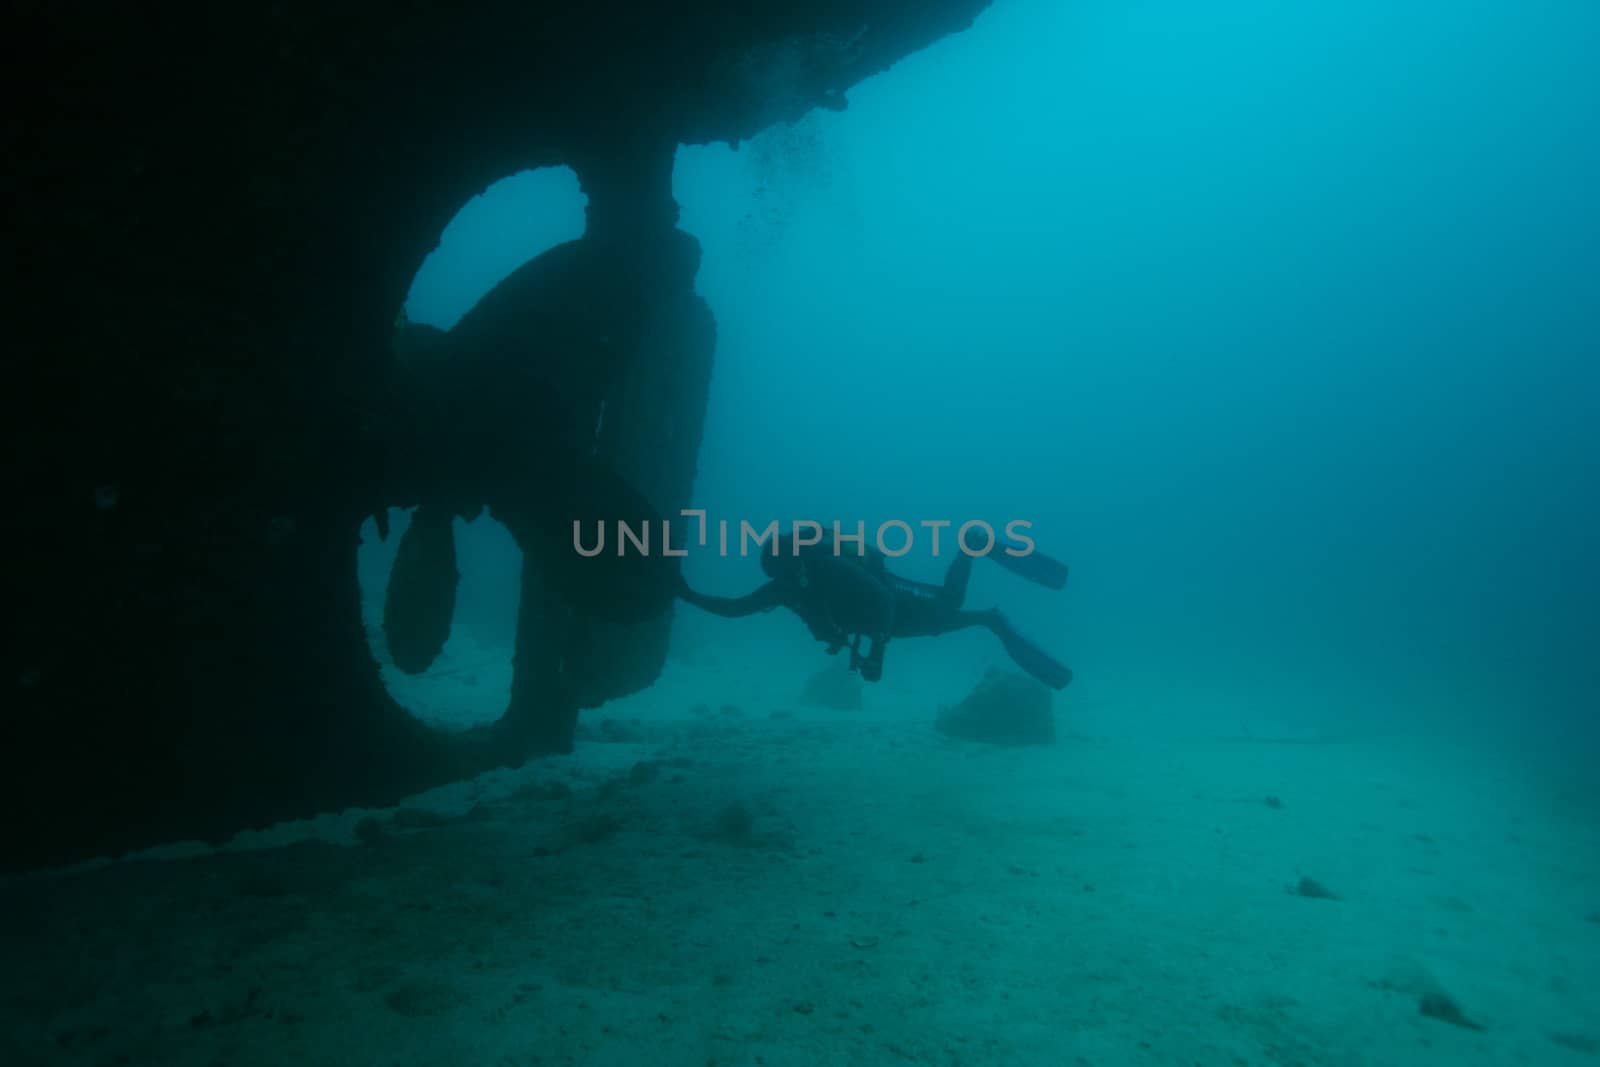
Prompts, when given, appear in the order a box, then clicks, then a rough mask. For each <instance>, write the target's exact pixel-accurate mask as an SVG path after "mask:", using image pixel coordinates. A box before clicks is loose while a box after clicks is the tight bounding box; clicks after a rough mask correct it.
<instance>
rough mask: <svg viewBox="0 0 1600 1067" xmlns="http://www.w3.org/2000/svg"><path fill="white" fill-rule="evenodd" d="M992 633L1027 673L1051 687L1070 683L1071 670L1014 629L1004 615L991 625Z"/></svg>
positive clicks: (1060, 686)
mask: <svg viewBox="0 0 1600 1067" xmlns="http://www.w3.org/2000/svg"><path fill="white" fill-rule="evenodd" d="M992 629H993V630H994V635H995V636H996V637H998V638H999V639H1000V643H1001V644H1003V645H1005V647H1006V653H1007V654H1008V655H1010V657H1011V662H1013V663H1015V664H1016V665H1017V666H1018V667H1020V668H1021V669H1022V670H1023V671H1024V672H1026V673H1027V674H1030V675H1032V676H1033V677H1034V678H1036V679H1038V680H1039V681H1041V682H1043V683H1044V684H1045V685H1047V686H1049V687H1050V688H1051V689H1065V688H1066V687H1067V686H1069V685H1071V684H1072V671H1071V669H1070V668H1068V667H1066V666H1065V665H1063V664H1060V663H1057V662H1056V661H1055V660H1054V659H1052V658H1051V657H1050V654H1049V653H1047V652H1045V651H1044V650H1043V649H1042V648H1040V647H1039V646H1038V645H1036V644H1034V643H1033V642H1032V641H1029V640H1028V639H1027V638H1026V637H1023V636H1022V635H1021V634H1019V633H1018V632H1017V631H1016V628H1015V627H1013V626H1012V625H1011V623H1010V622H1009V621H1007V620H1006V619H1005V618H1004V616H1002V617H1001V618H1000V620H999V624H998V625H996V626H994V627H992Z"/></svg>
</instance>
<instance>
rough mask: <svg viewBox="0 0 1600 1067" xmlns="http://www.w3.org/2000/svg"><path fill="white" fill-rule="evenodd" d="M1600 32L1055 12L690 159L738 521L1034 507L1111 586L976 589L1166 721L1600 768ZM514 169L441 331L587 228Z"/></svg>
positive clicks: (1312, 17)
mask: <svg viewBox="0 0 1600 1067" xmlns="http://www.w3.org/2000/svg"><path fill="white" fill-rule="evenodd" d="M1597 43H1600V14H1597V13H1596V12H1595V11H1594V9H1593V8H1592V7H1591V6H1590V5H1585V4H1578V3H1536V4H1529V5H1524V4H1510V3H1472V4H1458V3H1423V2H1415V3H1405V4H1380V3H1352V4H1341V5H1337V6H1330V5H1283V4H1277V3H1266V2H1262V3H1247V2H1230V3H1223V4H1207V5H1195V4H1179V3H1128V4H1094V3H1091V4H1056V3H1045V2H1038V0H1015V2H1005V3H1000V4H997V5H996V6H995V7H994V8H993V9H992V10H990V11H989V12H987V13H986V14H985V15H983V16H982V17H981V18H980V19H979V21H978V23H977V25H976V26H975V27H974V28H973V29H972V30H970V31H969V32H967V33H964V34H960V35H957V36H955V37H952V38H950V39H947V40H945V41H942V42H940V43H939V44H937V45H936V46H934V47H932V48H930V49H928V50H927V51H925V52H924V53H921V54H919V55H914V56H912V57H910V58H909V59H907V60H905V61H903V62H902V63H900V64H899V65H897V66H896V67H895V68H894V69H893V70H892V71H890V72H888V73H886V74H884V75H882V76H879V77H877V78H875V79H872V80H871V81H869V82H867V83H866V84H864V85H862V86H860V87H859V88H858V89H856V90H855V91H854V92H853V93H852V94H851V97H850V106H849V108H848V110H846V111H844V112H840V113H833V112H816V113H813V114H811V115H809V116H808V117H807V118H805V119H804V120H802V121H801V122H800V123H798V124H796V125H795V126H792V127H780V128H777V129H775V130H772V131H769V132H768V133H766V134H763V135H762V136H761V137H760V138H758V139H757V140H756V141H755V142H754V143H751V144H746V145H742V146H739V147H737V148H732V147H729V146H727V145H713V146H690V147H685V148H682V149H680V152H679V162H678V168H677V176H676V182H675V185H676V194H677V197H678V199H679V201H680V202H681V204H682V211H683V215H682V223H681V225H682V226H683V228H685V229H686V230H688V231H689V232H691V233H693V234H694V235H695V236H696V237H698V238H699V239H700V241H701V243H702V245H703V247H704V252H705V256H704V262H703V266H702V269H701V273H700V280H699V286H698V288H699V291H700V292H701V293H702V294H703V295H704V296H705V297H706V299H707V300H708V301H709V302H710V304H711V306H712V308H713V310H714V312H715V314H716V316H717V320H718V329H719V340H718V354H717V364H716V372H715V379H714V382H713V392H712V397H711V404H710V412H709V415H708V422H707V430H706V437H705V443H704V447H703V449H702V462H701V474H700V478H699V481H698V483H697V487H696V504H697V506H699V507H703V508H705V509H706V510H707V512H708V513H709V515H710V516H711V517H712V518H713V519H715V518H717V517H719V516H720V517H722V518H725V519H727V520H729V521H730V522H731V523H733V524H734V529H735V530H736V529H737V523H738V522H739V521H740V520H748V521H750V522H752V523H753V524H755V525H757V526H758V527H759V526H762V525H764V524H765V523H766V522H768V521H770V520H772V519H779V520H781V521H784V522H786V523H787V522H788V521H790V520H794V519H800V518H808V519H814V520H816V521H819V522H821V523H822V524H823V525H824V526H829V525H831V523H832V522H833V521H836V520H837V521H839V522H840V523H841V524H842V525H843V527H844V528H845V529H846V530H847V531H848V530H853V529H854V528H855V523H856V522H858V521H861V522H865V523H866V528H867V530H868V533H869V539H870V537H871V533H872V531H873V530H875V529H876V527H877V525H878V524H879V523H881V522H883V521H885V520H888V519H900V520H903V521H906V522H909V523H911V524H912V525H913V526H916V524H918V523H919V522H922V521H924V520H928V521H934V520H950V521H952V522H953V523H955V524H960V523H961V522H963V521H966V520H969V519H983V520H986V521H990V522H992V523H994V524H995V525H998V524H999V523H1000V522H1003V521H1009V520H1012V519H1021V520H1026V521H1029V522H1031V523H1032V524H1033V531H1032V533H1033V536H1034V537H1035V539H1036V541H1037V542H1039V546H1040V549H1041V550H1042V551H1046V552H1049V553H1052V554H1054V555H1058V556H1060V557H1062V558H1064V559H1066V560H1067V561H1069V562H1070V564H1071V566H1072V569H1073V579H1072V584H1071V588H1070V591H1069V592H1068V593H1067V594H1066V595H1064V596H1063V595H1054V594H1049V593H1042V592H1040V591H1037V590H1035V589H1033V588H1031V587H1028V586H1021V587H1020V588H1019V585H1020V583H1017V582H1016V581H1015V580H1014V579H1010V578H1009V577H1007V576H1005V575H1004V574H1003V573H1001V572H1000V571H998V570H997V569H990V568H987V567H980V568H979V571H978V574H977V576H976V577H975V581H974V587H973V593H972V598H971V599H973V600H974V601H975V602H976V601H980V600H986V601H998V600H1001V599H1004V600H1005V601H1006V602H1007V604H1008V606H1009V610H1010V611H1011V613H1012V614H1013V615H1014V616H1015V617H1016V619H1017V620H1018V621H1019V622H1020V623H1022V624H1024V625H1025V626H1026V627H1027V628H1028V629H1029V630H1031V631H1033V632H1034V633H1035V634H1036V635H1037V636H1038V637H1039V638H1040V639H1041V640H1043V639H1044V638H1046V637H1048V638H1049V640H1048V641H1047V642H1046V643H1049V644H1051V645H1053V646H1055V647H1056V648H1058V649H1059V650H1060V652H1061V654H1069V655H1070V660H1071V662H1072V664H1073V666H1074V668H1075V670H1076V672H1077V686H1078V688H1077V689H1076V690H1075V691H1074V692H1075V693H1085V692H1092V693H1096V694H1099V693H1103V692H1114V693H1119V694H1121V695H1122V697H1124V698H1126V697H1129V696H1130V695H1131V694H1132V693H1133V692H1134V691H1137V692H1138V694H1139V702H1140V703H1141V704H1142V705H1143V706H1156V705H1159V708H1160V710H1159V712H1158V713H1157V718H1158V719H1159V720H1161V721H1158V722H1155V723H1151V724H1149V725H1152V726H1154V727H1156V728H1160V727H1162V726H1163V724H1165V725H1173V726H1178V725H1183V722H1182V720H1186V719H1195V718H1197V717H1198V718H1203V719H1205V720H1206V721H1207V725H1208V726H1210V727H1215V726H1217V725H1218V724H1219V721H1220V720H1233V721H1234V725H1236V726H1237V725H1240V724H1241V723H1246V722H1249V721H1253V720H1255V719H1259V718H1262V717H1266V718H1278V719H1280V720H1282V719H1291V720H1306V721H1314V722H1315V723H1317V724H1318V725H1321V726H1327V725H1328V724H1329V723H1330V722H1337V723H1344V724H1346V725H1350V724H1352V723H1354V722H1355V721H1357V720H1359V721H1360V724H1361V726H1362V727H1363V728H1369V729H1370V728H1374V727H1378V726H1386V727H1390V728H1402V729H1411V728H1418V729H1426V730H1443V731H1450V730H1464V731H1471V732H1473V733H1477V732H1478V731H1480V730H1482V729H1484V728H1488V729H1489V730H1490V731H1492V732H1498V731H1502V730H1503V731H1505V732H1507V733H1509V734H1512V735H1514V736H1520V737H1522V738H1524V739H1525V740H1527V741H1529V742H1533V741H1538V742H1539V743H1540V745H1541V746H1542V747H1543V748H1544V749H1545V750H1546V751H1547V752H1548V753H1549V754H1551V755H1558V754H1564V755H1562V756H1561V757H1560V758H1566V757H1570V756H1571V755H1572V752H1573V750H1572V744H1573V742H1574V741H1575V740H1577V739H1579V738H1580V737H1581V739H1582V741H1583V745H1584V748H1583V752H1582V758H1583V760H1587V759H1589V758H1592V756H1593V755H1594V753H1595V751H1596V748H1597V747H1600V746H1597V744H1596V740H1595V730H1594V727H1593V722H1594V718H1595V716H1594V715H1593V710H1594V708H1595V705H1596V695H1597V693H1600V657H1597V656H1596V655H1595V654H1594V652H1593V646H1594V639H1595V637H1596V633H1597V627H1596V621H1595V610H1596V609H1595V605H1596V603H1597V595H1600V564H1597V563H1596V560H1595V553H1594V552H1593V550H1592V546H1593V545H1594V543H1595V539H1596V533H1597V530H1600V512H1597V509H1600V505H1597V504H1596V500H1597V499H1600V494H1597V492H1596V488H1597V487H1596V484H1595V476H1594V473H1593V472H1594V471H1595V470H1596V469H1597V460H1600V421H1597V419H1596V414H1597V409H1600V363H1597V361H1596V359H1595V358H1594V356H1593V353H1594V352H1595V351H1600V344H1597V341H1600V312H1597V311H1596V307H1597V304H1596V297H1597V296H1600V294H1597V293H1596V291H1595V290H1596V278H1597V277H1600V272H1597V268H1600V214H1597V213H1596V212H1595V211H1594V209H1593V205H1592V190H1593V189H1595V188H1597V187H1600V147H1597V144H1596V139H1595V137H1594V136H1593V130H1594V129H1595V120H1596V118H1597V111H1600V108H1597V106H1596V104H1595V101H1596V100H1597V99H1600V93H1597V90H1600V75H1597V74H1596V73H1595V70H1594V68H1593V65H1592V63H1591V62H1590V58H1589V57H1590V56H1591V55H1592V49H1593V48H1594V46H1595V45H1596V44H1597ZM505 185H506V186H507V188H504V189H500V190H496V191H493V192H492V193H491V196H490V197H489V198H487V199H486V200H485V201H484V202H482V203H480V205H479V206H478V207H477V208H476V209H475V210H474V211H473V212H470V213H464V215H466V216H467V217H464V218H463V220H462V221H461V222H458V224H457V225H458V227H461V228H462V230H463V231H464V232H457V233H453V234H447V235H446V239H445V242H444V246H443V248H442V249H441V250H440V252H439V253H437V254H436V256H435V258H434V260H433V261H431V262H430V264H429V266H428V268H427V269H426V270H425V271H424V273H423V275H422V276H421V277H420V278H419V280H418V285H417V288H416V289H415V290H414V291H413V295H412V298H411V304H410V308H411V311H412V314H413V317H415V318H418V319H421V320H423V321H431V322H435V323H436V324H438V325H441V326H448V325H450V324H451V323H452V322H453V321H454V319H455V317H457V316H458V315H459V314H460V313H461V312H462V311H464V310H465V309H466V308H467V307H468V306H470V304H471V303H472V301H473V300H475V299H476V298H477V296H478V295H480V293H481V292H482V291H483V290H485V289H487V288H488V287H489V286H490V285H492V284H493V282H494V281H496V280H498V276H497V275H495V274H494V273H493V265H495V264H503V265H504V268H505V269H509V267H511V266H514V265H515V264H517V263H519V262H521V260H522V259H523V258H524V257H525V256H526V254H527V251H528V250H529V245H530V244H540V245H541V246H542V244H543V243H554V242H555V241H556V240H559V239H562V238H564V237H570V236H576V235H577V234H578V233H579V232H581V228H582V220H581V204H582V197H581V194H580V193H578V191H577V185H576V181H575V180H574V179H573V178H572V177H571V175H570V173H569V172H555V171H545V172H540V173H538V174H534V175H525V176H524V177H523V178H522V179H518V180H515V181H513V182H507V183H505ZM485 265H489V271H488V272H486V271H485ZM501 273H504V270H502V272H501ZM930 548H931V545H930V543H929V541H928V539H927V537H926V535H924V536H923V537H921V538H919V539H918V541H917V543H916V544H915V545H914V548H913V551H912V552H911V553H910V554H909V555H908V556H906V557H905V558H904V560H903V561H902V564H903V569H905V570H906V571H908V572H910V573H913V574H915V575H917V576H919V577H924V578H933V579H937V577H938V576H939V573H940V569H941V568H942V567H943V565H944V563H945V562H947V560H948V552H949V549H948V546H947V547H946V550H945V556H944V557H943V558H941V559H939V560H934V559H932V558H931V557H930V556H929V549H930ZM707 555H708V554H705V553H698V554H696V557H695V558H694V559H693V560H692V561H691V563H690V565H689V571H690V574H691V576H692V577H694V578H695V579H696V580H697V581H700V582H702V583H709V584H710V585H711V586H714V587H715V588H717V589H719V590H723V591H726V592H729V593H734V592H742V591H744V590H745V589H746V588H748V587H750V586H752V585H753V584H755V582H756V581H757V580H758V577H759V572H758V570H757V568H756V564H755V561H754V560H753V559H748V558H746V559H739V558H735V559H728V560H724V559H721V558H705V557H706V556H707ZM472 584H473V583H468V586H469V587H471V585H472ZM686 613H687V612H686V611H681V612H680V616H682V615H684V614H686ZM701 621H702V620H701V619H698V618H690V619H687V620H684V619H681V618H680V626H685V627H689V628H692V629H695V630H696V631H697V632H699V631H703V630H705V629H707V628H706V627H701V626H700V625H699V624H700V622H701ZM709 629H710V630H711V633H710V634H709V635H708V636H707V637H706V640H710V641H719V640H736V639H737V636H738V631H737V630H728V629H726V628H724V627H720V626H713V627H710V628H709ZM967 636H968V635H963V636H962V637H959V638H955V639H952V641H951V642H950V644H949V645H946V646H944V648H943V649H942V650H940V652H939V653H935V655H937V663H936V664H935V665H934V666H935V667H937V666H938V665H939V664H948V662H949V656H950V654H951V653H950V652H949V649H950V648H951V647H957V648H959V650H960V652H961V654H962V662H963V663H968V664H970V663H971V662H976V661H977V660H978V659H980V658H981V657H983V656H984V655H985V654H987V653H989V652H990V651H991V649H990V648H989V642H987V640H985V639H980V638H979V637H976V636H973V637H972V638H971V639H970V640H968V639H967ZM806 651H807V648H806V646H805V645H804V644H803V638H802V637H797V638H796V640H795V643H794V647H793V650H792V653H793V654H794V655H805V654H806ZM902 654H903V655H906V656H916V655H918V651H916V650H914V649H911V647H910V646H907V649H906V650H905V651H904V652H903V653H902V652H901V651H900V650H897V656H899V655H902ZM1551 742H1554V744H1551ZM1579 762H1580V764H1581V762H1582V761H1579Z"/></svg>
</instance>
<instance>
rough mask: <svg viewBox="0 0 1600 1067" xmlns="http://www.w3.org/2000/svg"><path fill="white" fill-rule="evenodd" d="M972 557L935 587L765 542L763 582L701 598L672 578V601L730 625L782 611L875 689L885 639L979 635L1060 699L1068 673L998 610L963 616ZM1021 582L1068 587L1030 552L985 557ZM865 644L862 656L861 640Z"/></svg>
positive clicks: (865, 556) (814, 547)
mask: <svg viewBox="0 0 1600 1067" xmlns="http://www.w3.org/2000/svg"><path fill="white" fill-rule="evenodd" d="M975 558H976V557H974V556H970V555H968V554H966V553H965V552H959V553H958V554H957V555H956V558H955V559H954V560H953V561H952V562H951V564H950V568H949V570H947V571H946V572H945V577H944V582H943V584H941V585H934V584H932V583H929V582H918V581H913V580H912V579H909V578H902V577H901V576H899V575H897V574H894V573H892V572H890V570H889V568H888V566H887V565H886V563H885V561H884V556H883V554H882V553H880V552H877V551H875V550H873V549H870V548H869V549H864V550H858V551H854V552H849V551H840V552H835V549H834V545H833V543H832V541H831V539H829V538H824V539H823V540H821V541H819V542H817V543H815V544H801V545H800V546H798V548H797V547H796V545H795V543H794V535H793V534H789V535H787V536H783V537H778V538H775V539H774V548H773V551H771V552H765V551H764V552H762V553H761V569H762V570H763V571H764V572H765V573H766V575H767V578H768V581H767V582H766V584H764V585H762V586H760V587H759V588H757V589H756V590H755V591H754V592H751V593H747V594H746V595H744V596H741V597H718V596H708V595H706V594H704V593H700V592H697V591H696V590H695V589H693V588H692V587H691V586H690V585H689V583H688V582H687V581H685V580H684V579H683V578H682V577H681V575H680V577H679V583H678V595H679V596H680V597H682V598H683V599H684V600H686V601H688V602H689V603H691V604H693V605H695V606H696V607H698V608H701V609H703V610H705V611H708V612H710V613H712V614H713V615H720V616H721V617H723V618H725V619H737V618H742V617H744V616H746V615H754V614H756V613H758V612H765V611H771V610H773V609H774V608H780V607H783V608H788V609H789V610H790V611H793V612H794V613H795V614H796V615H798V616H800V619H801V621H803V622H804V623H805V624H806V627H807V628H808V629H810V631H811V634H812V636H813V637H815V638H816V639H817V640H818V641H821V642H822V643H823V644H825V645H826V646H827V649H828V654H829V655H833V654H836V653H838V652H840V651H841V650H843V649H844V648H845V647H846V646H847V645H848V646H849V648H850V669H851V670H853V671H859V672H860V673H861V677H862V678H863V679H865V680H866V681H869V682H876V681H878V680H879V679H881V678H882V677H883V653H884V648H885V646H886V645H887V644H888V643H889V641H890V640H891V639H892V638H899V637H937V636H939V635H941V634H947V633H953V632H955V631H956V630H964V629H966V628H967V627H969V626H982V627H984V628H985V629H987V630H988V631H989V632H990V633H992V634H994V635H995V636H996V637H998V638H999V639H1000V643H1001V644H1002V645H1003V646H1004V647H1005V650H1006V652H1007V653H1008V654H1009V655H1010V657H1011V660H1012V662H1013V663H1015V664H1016V665H1017V666H1018V667H1019V668H1021V669H1022V670H1023V671H1025V672H1027V673H1028V674H1030V675H1032V676H1033V677H1035V678H1037V679H1038V680H1039V681H1041V682H1043V683H1044V684H1045V685H1047V686H1049V687H1050V688H1052V689H1065V688H1066V687H1067V685H1068V684H1070V683H1071V681H1072V671H1071V670H1069V669H1068V668H1067V667H1065V666H1063V665H1062V664H1060V663H1058V662H1057V661H1056V660H1055V659H1053V658H1051V656H1050V655H1049V654H1047V653H1046V652H1044V651H1043V650H1042V649H1040V648H1039V647H1038V646H1037V645H1035V644H1034V643H1033V642H1031V641H1029V640H1028V639H1027V638H1025V637H1023V636H1022V635H1021V634H1020V633H1018V632H1017V629H1016V627H1014V626H1013V625H1012V624H1011V622H1010V621H1009V620H1008V619H1007V618H1006V617H1005V616H1004V615H1003V614H1001V613H1000V611H999V609H997V608H988V609H986V610H983V611H971V610H968V609H967V608H965V607H963V604H964V602H965V600H966V595H967V583H968V581H969V580H970V579H971V577H972V562H973V560H974V559H975ZM988 558H990V559H993V560H994V561H995V562H996V563H998V564H1000V565H1001V566H1003V567H1005V568H1006V569H1007V570H1009V571H1011V572H1012V573H1014V574H1017V575H1018V576H1020V577H1023V578H1026V579H1027V580H1029V581H1031V582H1035V583H1037V584H1039V585H1043V586H1046V587H1047V588H1050V589H1061V588H1063V587H1064V586H1065V585H1066V582H1067V568H1066V565H1065V564H1063V563H1060V562H1058V561H1057V560H1054V559H1051V558H1050V557H1049V556H1046V555H1044V554H1042V553H1039V552H1031V553H1029V554H1028V555H1025V556H1011V555H1007V554H1006V553H1005V552H1003V551H1002V552H999V553H994V554H991V555H989V556H988ZM862 638H866V639H867V641H868V642H869V644H868V649H867V652H866V653H865V654H862V652H861V640H862Z"/></svg>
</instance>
